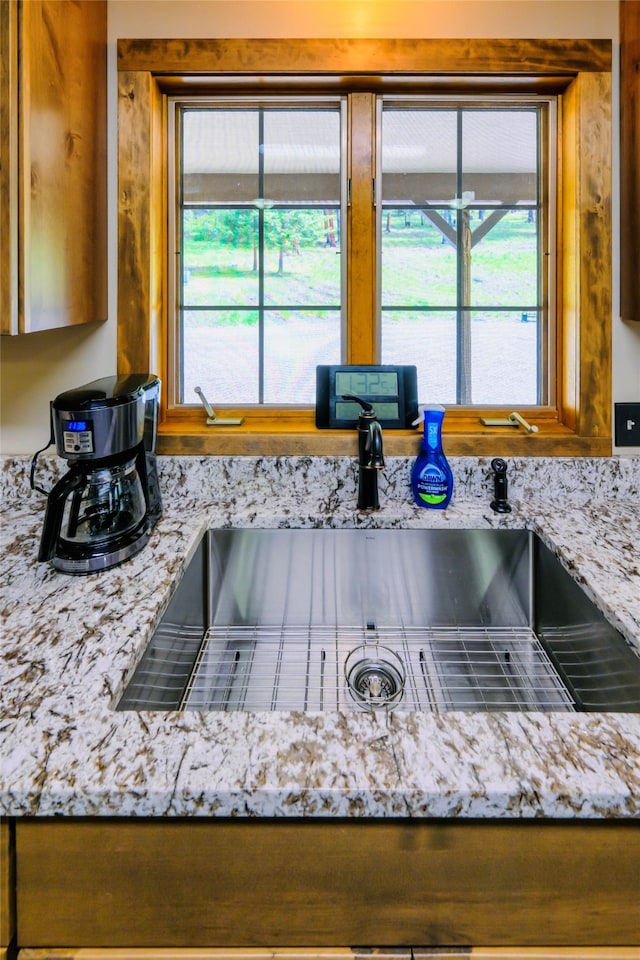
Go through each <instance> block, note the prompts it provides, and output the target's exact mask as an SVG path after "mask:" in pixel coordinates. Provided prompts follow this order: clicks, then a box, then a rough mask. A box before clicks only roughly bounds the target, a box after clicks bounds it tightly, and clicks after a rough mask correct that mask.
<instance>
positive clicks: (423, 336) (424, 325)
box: [382, 310, 456, 403]
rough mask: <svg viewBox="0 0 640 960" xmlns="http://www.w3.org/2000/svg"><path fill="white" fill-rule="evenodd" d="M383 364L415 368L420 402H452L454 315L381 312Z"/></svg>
mask: <svg viewBox="0 0 640 960" xmlns="http://www.w3.org/2000/svg"><path fill="white" fill-rule="evenodd" d="M382 363H400V364H415V365H416V367H417V371H418V400H419V402H420V403H430V402H433V403H455V402H456V314H455V313H451V312H449V313H446V312H444V311H443V312H436V313H418V312H415V313H414V312H412V311H406V312H405V311H394V310H388V311H387V310H384V311H383V313H382Z"/></svg>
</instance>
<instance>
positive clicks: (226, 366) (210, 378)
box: [182, 309, 260, 404]
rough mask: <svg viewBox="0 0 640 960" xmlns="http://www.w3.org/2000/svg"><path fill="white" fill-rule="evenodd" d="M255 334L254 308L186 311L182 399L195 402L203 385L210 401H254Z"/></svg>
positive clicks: (255, 388)
mask: <svg viewBox="0 0 640 960" xmlns="http://www.w3.org/2000/svg"><path fill="white" fill-rule="evenodd" d="M258 335H259V327H258V314H257V312H256V311H255V310H240V309H238V310H188V311H185V313H184V323H183V328H182V336H183V358H184V360H183V364H184V366H183V374H182V384H183V402H184V403H198V402H199V401H198V398H197V396H196V395H195V393H194V391H195V388H196V387H202V389H203V390H204V393H205V396H207V397H208V399H209V400H210V401H211V402H212V403H233V404H242V403H257V402H258V370H259V356H260V354H259V342H258Z"/></svg>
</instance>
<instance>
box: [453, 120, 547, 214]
mask: <svg viewBox="0 0 640 960" xmlns="http://www.w3.org/2000/svg"><path fill="white" fill-rule="evenodd" d="M537 128H538V121H537V113H536V111H535V110H502V109H500V110H489V109H487V110H477V111H476V110H469V109H466V110H465V111H464V113H463V114H462V131H463V132H462V196H463V197H464V196H466V197H468V198H469V199H470V200H472V201H473V202H474V203H480V204H482V203H495V202H502V203H508V204H511V205H515V204H517V203H529V204H532V203H533V204H535V203H536V201H537V198H538V179H537V167H538V133H537Z"/></svg>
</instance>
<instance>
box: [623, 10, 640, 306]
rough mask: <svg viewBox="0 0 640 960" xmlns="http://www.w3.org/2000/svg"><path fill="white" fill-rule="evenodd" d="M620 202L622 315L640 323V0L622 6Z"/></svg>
mask: <svg viewBox="0 0 640 960" xmlns="http://www.w3.org/2000/svg"><path fill="white" fill-rule="evenodd" d="M620 199H621V211H622V212H621V217H620V260H621V279H620V284H621V304H620V312H621V315H622V319H623V320H637V321H640V282H639V280H638V278H639V277H640V0H621V3H620Z"/></svg>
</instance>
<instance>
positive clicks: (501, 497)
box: [491, 457, 511, 513]
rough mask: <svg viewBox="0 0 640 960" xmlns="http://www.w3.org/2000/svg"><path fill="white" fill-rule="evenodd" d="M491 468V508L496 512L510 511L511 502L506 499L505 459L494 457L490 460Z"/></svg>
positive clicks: (507, 485)
mask: <svg viewBox="0 0 640 960" xmlns="http://www.w3.org/2000/svg"><path fill="white" fill-rule="evenodd" d="M491 469H492V470H493V495H494V496H493V500H492V501H491V509H492V510H494V511H495V512H496V513H511V504H510V503H509V501H508V500H507V490H508V487H509V484H508V480H507V461H506V460H503V459H502V457H494V458H493V460H492V461H491Z"/></svg>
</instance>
